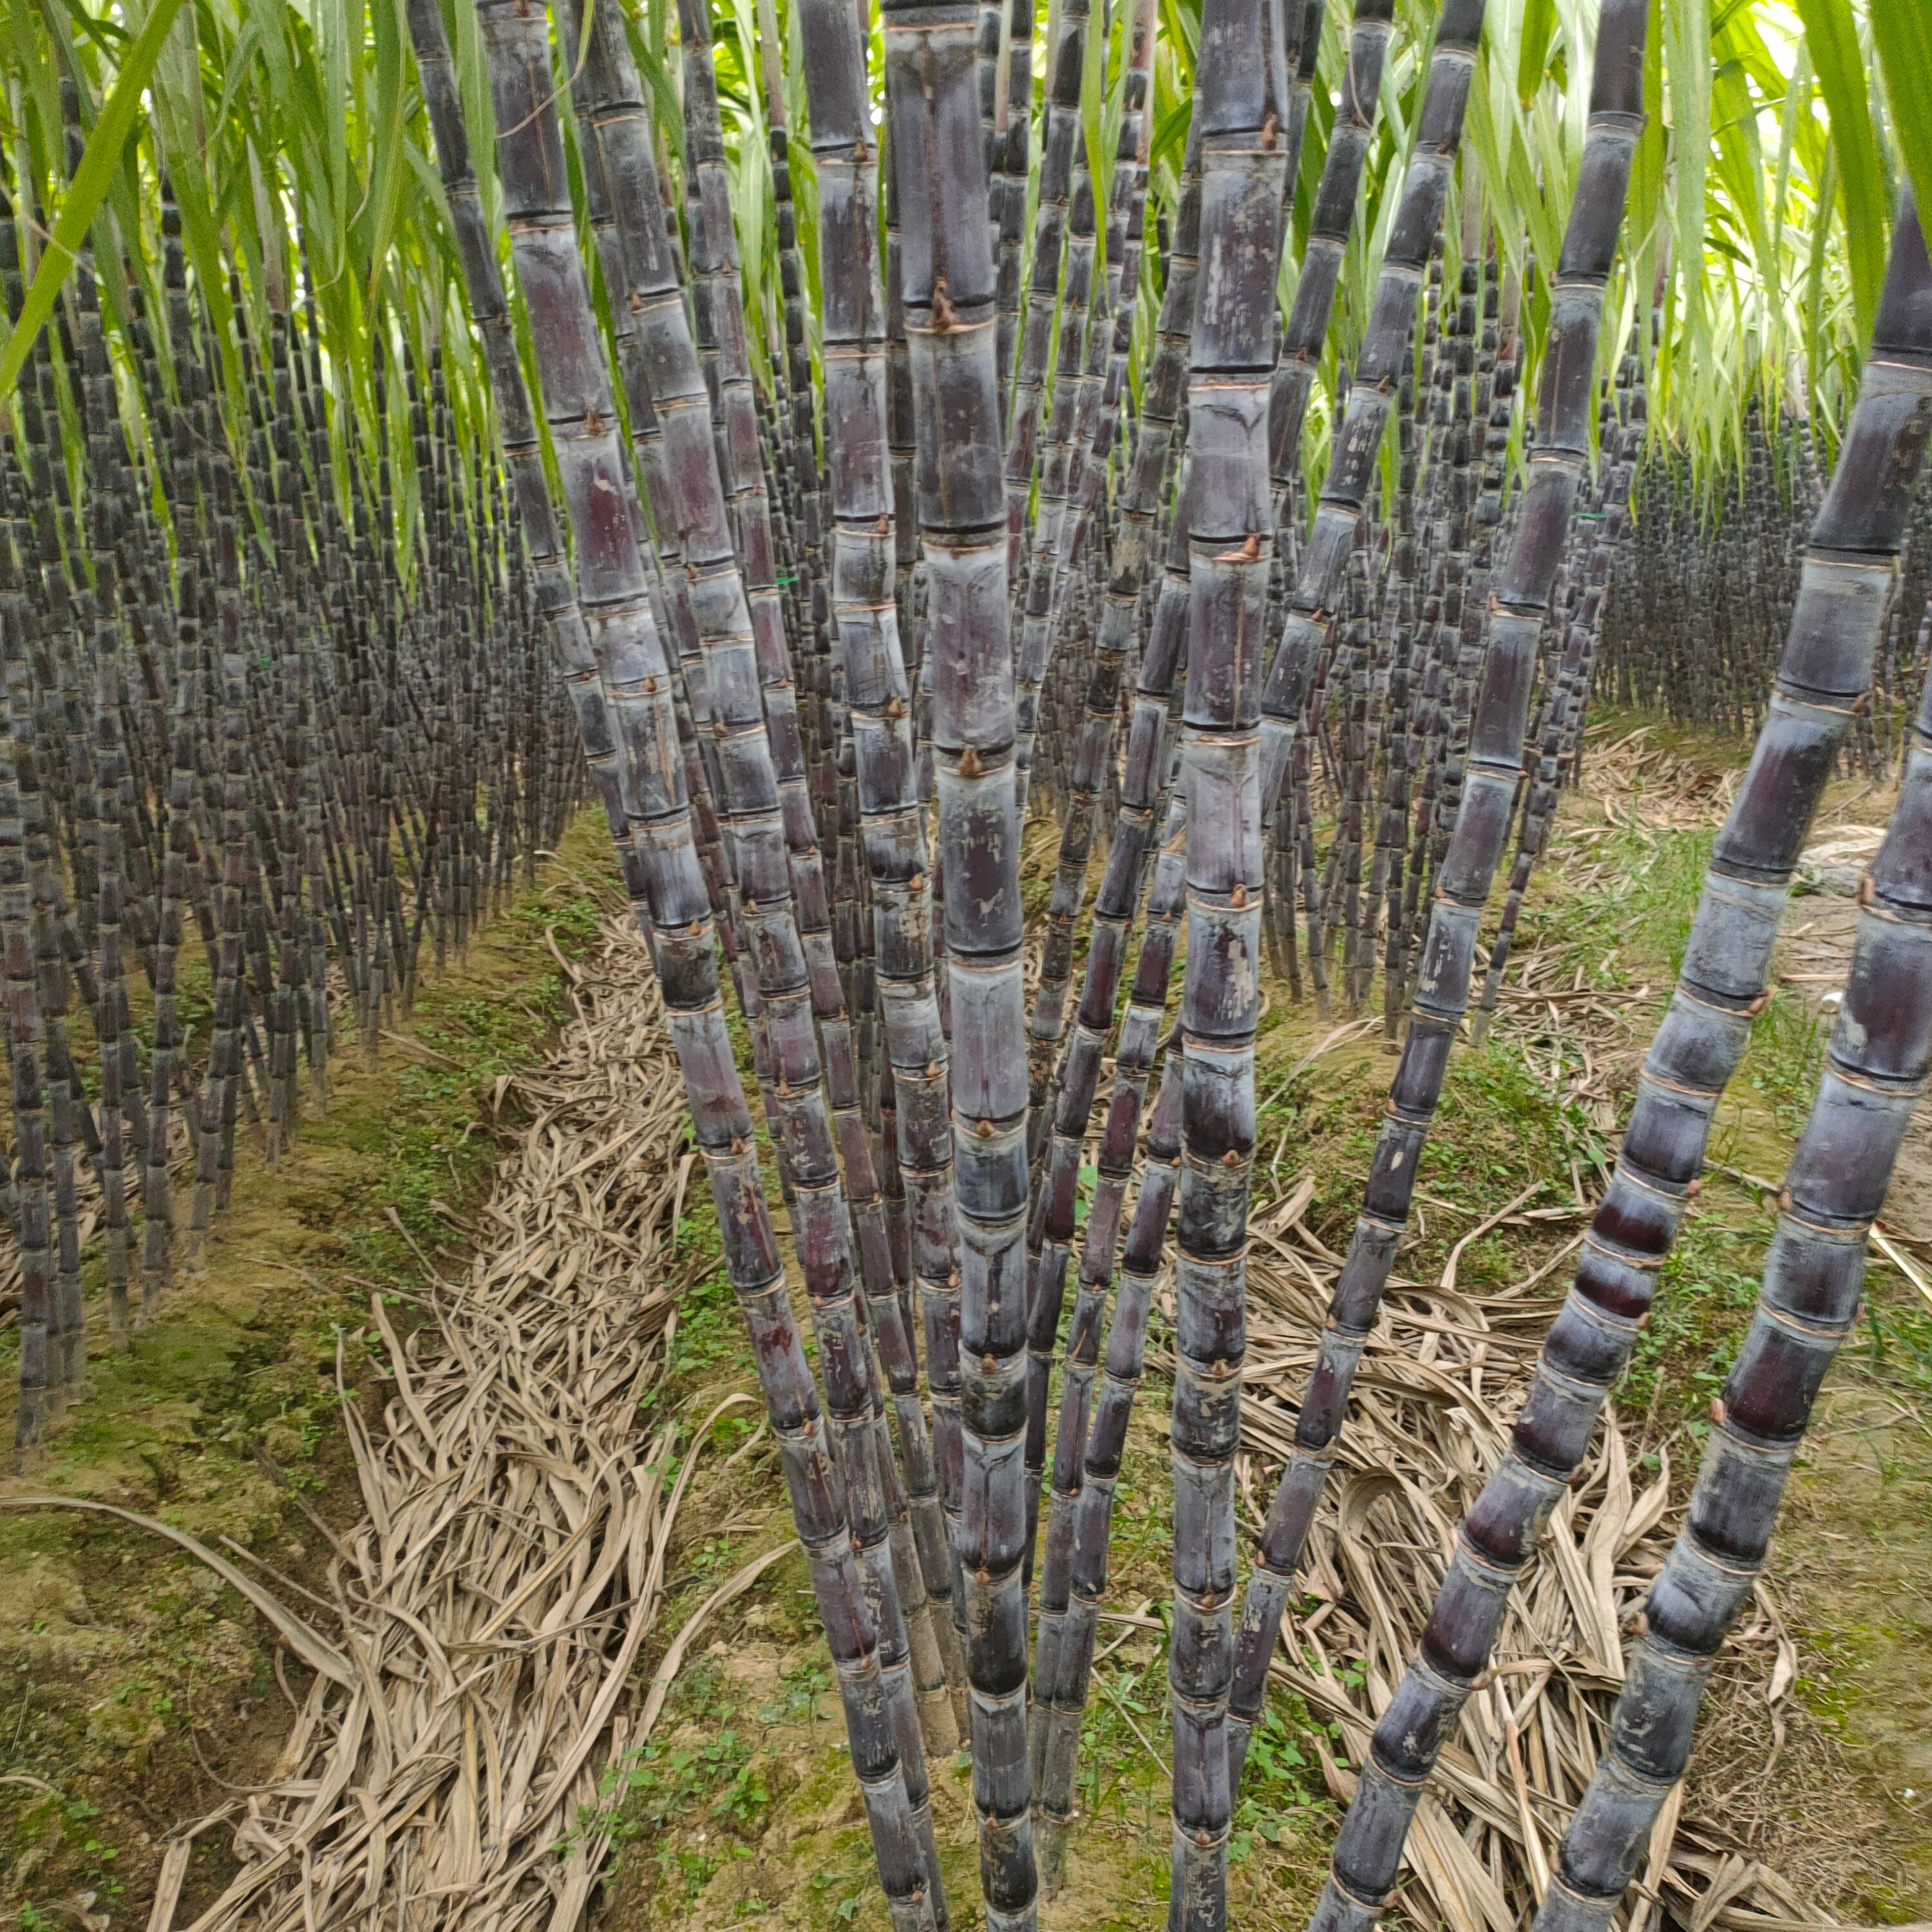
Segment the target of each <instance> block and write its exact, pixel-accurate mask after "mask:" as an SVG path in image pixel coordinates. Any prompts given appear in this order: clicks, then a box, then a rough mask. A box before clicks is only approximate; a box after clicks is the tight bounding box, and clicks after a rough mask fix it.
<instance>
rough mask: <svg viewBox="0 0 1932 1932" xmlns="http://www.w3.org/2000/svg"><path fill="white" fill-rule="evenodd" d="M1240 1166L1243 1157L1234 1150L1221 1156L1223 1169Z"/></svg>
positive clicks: (1231, 1149) (1230, 1149)
mask: <svg viewBox="0 0 1932 1932" xmlns="http://www.w3.org/2000/svg"><path fill="white" fill-rule="evenodd" d="M1221 1165H1222V1166H1223V1167H1239V1166H1241V1156H1240V1155H1239V1154H1237V1153H1236V1152H1235V1150H1234V1149H1233V1148H1229V1150H1228V1151H1227V1152H1226V1154H1223V1156H1222V1157H1221Z"/></svg>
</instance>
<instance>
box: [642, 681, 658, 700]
mask: <svg viewBox="0 0 1932 1932" xmlns="http://www.w3.org/2000/svg"><path fill="white" fill-rule="evenodd" d="M657 694H658V681H657V679H655V678H654V677H647V678H646V679H644V695H645V696H646V697H656V695H657Z"/></svg>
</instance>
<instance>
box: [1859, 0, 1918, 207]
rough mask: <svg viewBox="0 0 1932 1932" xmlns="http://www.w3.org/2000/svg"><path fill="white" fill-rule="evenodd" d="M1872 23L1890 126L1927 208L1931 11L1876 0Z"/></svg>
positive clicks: (1914, 188) (1916, 188)
mask: <svg viewBox="0 0 1932 1932" xmlns="http://www.w3.org/2000/svg"><path fill="white" fill-rule="evenodd" d="M1871 28H1872V38H1873V40H1876V42H1877V43H1878V57H1879V68H1880V70H1881V71H1882V73H1883V74H1884V75H1885V94H1886V96H1887V98H1888V100H1889V101H1890V103H1891V119H1892V131H1893V132H1894V133H1895V134H1896V135H1897V137H1898V146H1899V151H1900V154H1902V155H1903V157H1904V160H1905V168H1906V173H1908V174H1909V175H1910V176H1911V177H1912V193H1913V195H1914V196H1915V199H1917V201H1918V206H1919V208H1920V209H1921V211H1924V210H1925V209H1927V208H1932V13H1928V12H1927V10H1926V9H1925V8H1924V7H1923V6H1913V5H1902V6H1901V5H1885V4H1882V0H1881V4H1880V5H1876V6H1874V7H1873V9H1872V10H1871Z"/></svg>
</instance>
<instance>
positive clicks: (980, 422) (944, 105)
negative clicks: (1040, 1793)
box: [885, 0, 1037, 1932]
mask: <svg viewBox="0 0 1932 1932" xmlns="http://www.w3.org/2000/svg"><path fill="white" fill-rule="evenodd" d="M976 38H977V12H976V10H975V8H974V5H972V4H971V0H886V7H885V39H886V111H887V113H888V115H889V119H890V124H891V128H892V166H893V169H894V172H895V175H896V178H897V189H898V209H899V233H900V241H901V251H902V262H901V267H902V286H903V293H904V302H905V321H906V338H907V346H908V347H909V349H910V354H911V361H912V376H913V399H914V406H915V418H916V424H917V428H918V432H919V451H918V463H917V466H916V475H915V478H914V481H915V487H916V494H917V499H918V506H919V532H920V535H921V537H922V539H923V541H924V544H925V547H926V566H927V570H928V572H929V583H930V594H931V603H930V608H929V625H930V630H929V637H928V640H927V653H928V658H929V661H930V662H931V663H932V667H933V688H932V742H933V750H934V754H935V755H934V764H935V781H936V784H937V787H938V794H939V844H940V856H941V861H942V862H943V863H944V868H945V874H946V880H947V893H946V904H945V920H946V950H947V956H948V957H949V959H950V968H951V971H950V995H951V1003H952V1020H953V1028H952V1049H953V1054H952V1070H953V1192H954V1198H955V1203H956V1211H957V1215H958V1234H959V1250H958V1253H959V1275H960V1292H959V1342H960V1355H961V1360H962V1368H963V1372H964V1373H963V1376H962V1381H963V1384H964V1388H963V1401H962V1436H963V1439H964V1450H965V1460H964V1470H963V1475H964V1508H963V1510H962V1516H961V1520H960V1544H959V1560H960V1567H961V1571H962V1578H963V1581H964V1585H965V1596H964V1598H963V1603H964V1606H965V1613H966V1633H967V1655H966V1662H967V1670H968V1676H969V1678H970V1679H971V1687H972V1688H971V1695H970V1698H969V1705H970V1711H971V1725H972V1746H973V1796H974V1805H975V1807H976V1808H977V1811H978V1813H979V1819H980V1875H981V1883H982V1889H983V1893H984V1896H985V1900H986V1924H987V1926H988V1927H989V1932H1031V1928H1032V1927H1033V1926H1034V1923H1035V1921H1036V1908H1035V1894H1036V1891H1037V1885H1036V1879H1035V1873H1034V1849H1033V1832H1032V1820H1031V1815H1030V1800H1031V1790H1030V1781H1029V1778H1028V1761H1027V1713H1026V1694H1027V1630H1026V1597H1025V1583H1024V1581H1023V1578H1022V1556H1023V1554H1024V1551H1025V1535H1026V1505H1025V1470H1024V1467H1023V1451H1024V1448H1025V1339H1026V1334H1025V1315H1026V1272H1025V1271H1026V1240H1025V1236H1026V1208H1027V1182H1028V1172H1027V1064H1026V1036H1025V1024H1026V1004H1025V985H1024V980H1023V977H1022V946H1023V944H1024V941H1025V914H1024V910H1023V908H1022V904H1021V899H1020V890H1019V839H1020V816H1019V795H1018V787H1017V771H1016V760H1015V755H1014V753H1015V745H1014V740H1015V733H1016V714H1015V700H1014V690H1013V649H1012V643H1011V634H1010V616H1009V601H1010V600H1009V598H1008V595H1007V544H1006V529H1005V518H1004V507H1005V505H1004V497H1003V495H1002V490H1001V462H1000V430H999V416H998V372H997V371H996V369H995V346H996V344H995V338H996V335H997V326H998V325H997V320H996V309H995V280H994V272H993V259H992V248H991V245H990V239H989V234H988V229H987V223H986V166H985V160H984V155H983V147H982V141H981V134H980V120H979V111H978V104H977V95H976V89H975V86H974V67H975V60H976V55H975V51H974V49H975V42H976ZM906 1101H907V1096H906V1094H905V1091H904V1088H902V1087H901V1090H900V1091H899V1094H898V1106H899V1108H900V1109H901V1114H902V1115H903V1112H904V1108H905V1106H906Z"/></svg>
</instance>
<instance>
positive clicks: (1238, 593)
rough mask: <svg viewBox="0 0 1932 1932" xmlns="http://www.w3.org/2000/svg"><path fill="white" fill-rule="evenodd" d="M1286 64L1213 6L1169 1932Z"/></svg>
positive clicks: (1251, 791) (1208, 1906) (1228, 1636)
mask: <svg viewBox="0 0 1932 1932" xmlns="http://www.w3.org/2000/svg"><path fill="white" fill-rule="evenodd" d="M1198 84H1199V100H1198V101H1197V104H1196V110H1195V111H1196V113H1198V114H1199V115H1200V116H1201V117H1202V180H1201V243H1200V247H1201V258H1202V280H1201V288H1200V293H1199V299H1198V300H1197V302H1196V311H1195V317H1194V334H1193V353H1192V359H1191V362H1190V377H1189V388H1188V415H1189V423H1190V428H1189V443H1190V456H1191V458H1192V467H1193V476H1192V481H1191V483H1190V487H1189V490H1188V493H1187V499H1186V519H1185V520H1186V523H1187V541H1188V548H1189V550H1190V571H1191V577H1192V585H1191V595H1190V605H1191V610H1190V631H1191V637H1190V645H1189V655H1188V661H1187V695H1186V700H1185V703H1184V709H1183V712H1182V723H1183V733H1182V746H1183V749H1182V759H1183V774H1184V776H1183V781H1184V784H1186V786H1187V793H1188V811H1187V969H1186V971H1185V974H1184V978H1183V984H1182V992H1181V1034H1182V1037H1183V1039H1184V1041H1185V1043H1186V1044H1185V1053H1186V1061H1185V1065H1184V1069H1183V1073H1182V1103H1181V1135H1182V1149H1183V1160H1182V1167H1181V1198H1180V1209H1179V1220H1178V1226H1177V1229H1176V1236H1175V1246H1176V1259H1175V1307H1176V1312H1175V1386H1174V1426H1173V1445H1172V1466H1173V1472H1174V1585H1175V1589H1174V1622H1173V1626H1172V1631H1173V1634H1172V1640H1171V1643H1170V1646H1169V1653H1168V1687H1169V1697H1168V1708H1169V1714H1170V1717H1171V1720H1172V1724H1173V1728H1174V1796H1173V1858H1172V1886H1171V1890H1170V1895H1169V1925H1170V1927H1172V1932H1220V1927H1223V1926H1224V1925H1225V1924H1226V1922H1227V1854H1228V1837H1229V1827H1230V1825H1231V1823H1232V1795H1231V1792H1230V1788H1229V1777H1228V1751H1227V1743H1226V1730H1227V1708H1228V1707H1227V1697H1228V1686H1229V1671H1230V1667H1231V1664H1232V1636H1233V1625H1232V1610H1233V1604H1234V1592H1235V1533H1234V1530H1235V1518H1234V1504H1235V1493H1234V1458H1235V1445H1236V1442H1237V1441H1238V1435H1239V1430H1240V1424H1241V1363H1242V1358H1243V1355H1244V1349H1245V1346H1246V1314H1245V1303H1246V1298H1247V1295H1246V1290H1247V1273H1246V1271H1247V1211H1248V1193H1249V1186H1250V1180H1251V1178H1252V1172H1253V1159H1254V1139H1255V1091H1254V1047H1255V1030H1256V1025H1257V1023H1258V1021H1259V1013H1260V991H1261V984H1260V970H1261V913H1262V847H1261V834H1262V826H1261V809H1260V807H1261V800H1260V792H1259V776H1260V774H1259V766H1258V763H1257V760H1256V749H1257V740H1256V735H1255V734H1256V725H1257V723H1258V721H1259V697H1260V685H1261V658H1262V649H1263V643H1264V639H1265V629H1266V621H1267V608H1268V571H1269V565H1270V561H1271V553H1272V550H1273V547H1274V530H1275V519H1274V505H1273V503H1272V501H1271V496H1270V493H1269V489H1268V389H1269V379H1270V371H1271V365H1272V364H1273V362H1274V289H1275V281H1276V278H1277V273H1278V271H1279V268H1280V241H1281V198H1282V196H1283V193H1284V190H1285V185H1286V142H1285V141H1284V139H1283V136H1284V134H1285V133H1286V126H1287V119H1288V115H1289V78H1288V67H1287V62H1286V49H1285V47H1284V46H1283V40H1282V33H1281V23H1280V20H1279V18H1278V17H1277V13H1276V10H1274V8H1273V7H1270V6H1269V5H1266V4H1265V0H1210V4H1209V5H1208V7H1206V9H1205V12H1204V13H1203V15H1202V40H1201V62H1200V68H1199V83H1198Z"/></svg>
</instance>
